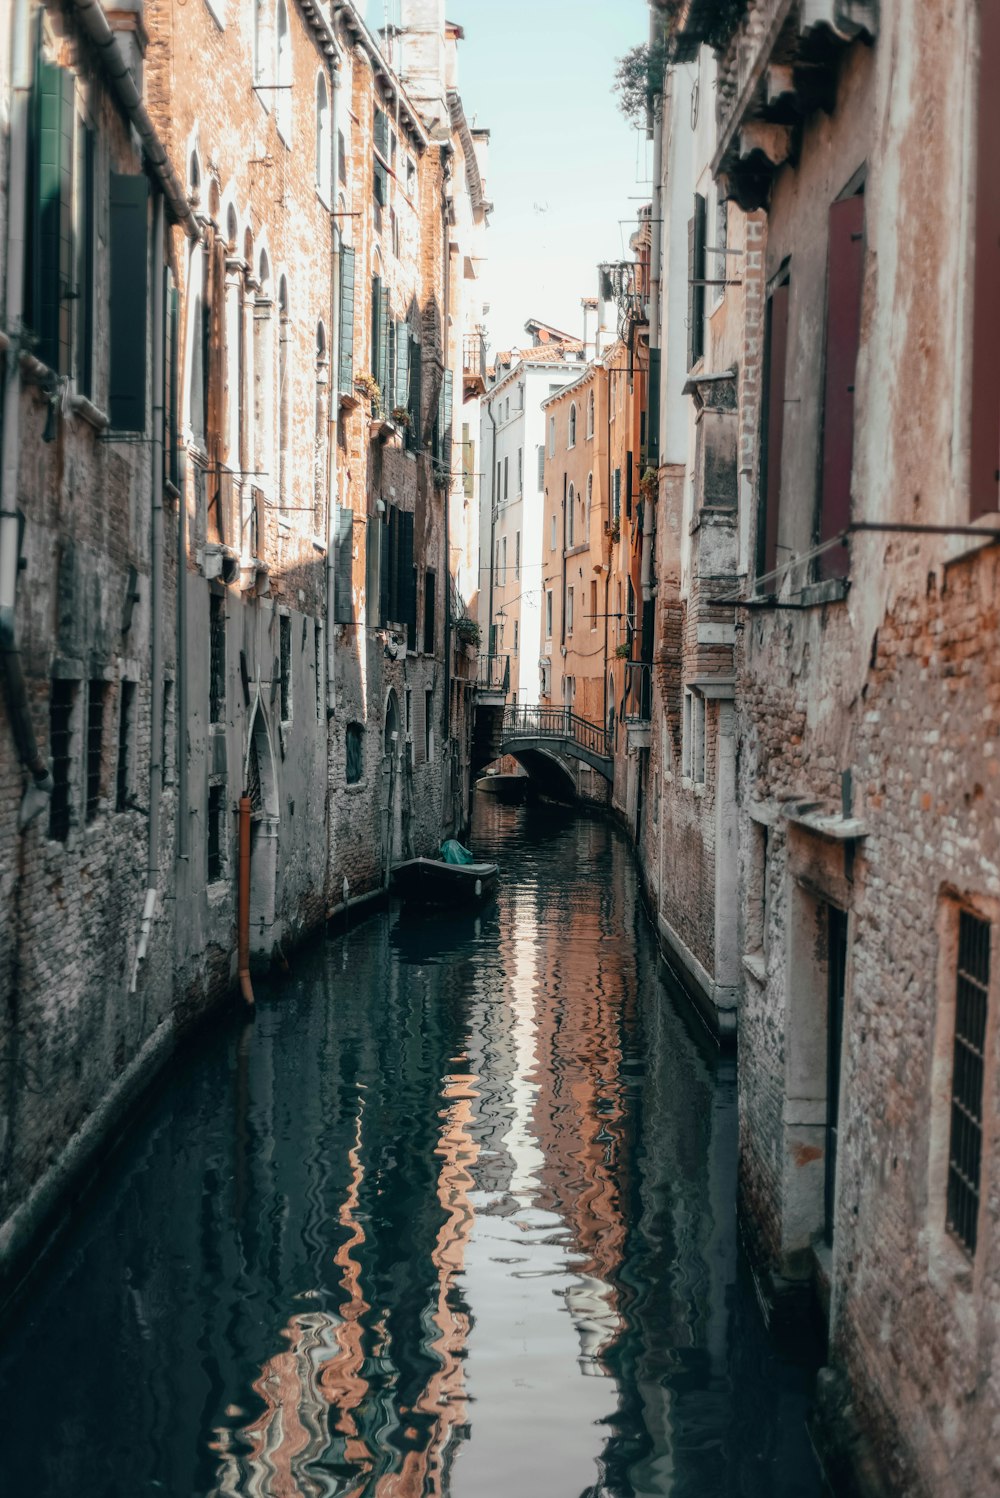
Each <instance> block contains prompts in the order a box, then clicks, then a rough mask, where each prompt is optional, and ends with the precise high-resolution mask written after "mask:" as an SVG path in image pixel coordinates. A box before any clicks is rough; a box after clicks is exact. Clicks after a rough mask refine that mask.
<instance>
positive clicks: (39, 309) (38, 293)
mask: <svg viewBox="0 0 1000 1498" xmlns="http://www.w3.org/2000/svg"><path fill="white" fill-rule="evenodd" d="M73 90H74V83H73V75H72V73H68V72H66V70H65V69H64V68H57V67H54V66H53V65H52V64H51V63H48V62H43V61H41V60H40V61H39V63H38V72H37V75H36V87H35V162H34V171H35V201H34V204H33V216H32V229H33V236H34V248H33V253H32V258H31V265H30V273H31V289H32V298H31V316H32V321H33V324H34V332H35V334H36V336H37V338H38V342H37V344H36V346H35V353H36V355H37V357H38V358H39V359H41V361H42V363H43V364H47V365H48V366H49V368H50V369H54V370H57V371H58V372H59V373H60V374H67V373H68V372H69V368H70V316H71V306H72V303H71V301H70V300H69V298H68V295H67V294H68V293H69V292H70V291H71V290H72V279H73V275H74V254H73V108H74V106H73Z"/></svg>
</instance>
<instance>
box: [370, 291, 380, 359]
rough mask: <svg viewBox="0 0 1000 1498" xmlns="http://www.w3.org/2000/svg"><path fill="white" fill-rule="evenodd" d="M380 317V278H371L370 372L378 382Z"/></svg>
mask: <svg viewBox="0 0 1000 1498" xmlns="http://www.w3.org/2000/svg"><path fill="white" fill-rule="evenodd" d="M381 316H382V278H381V276H372V346H371V372H372V374H373V375H374V376H375V379H376V381H379V367H378V361H379V349H380V348H381V347H382V327H381V323H380V321H379V319H380V318H381Z"/></svg>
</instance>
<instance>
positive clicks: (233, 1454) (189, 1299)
mask: <svg viewBox="0 0 1000 1498" xmlns="http://www.w3.org/2000/svg"><path fill="white" fill-rule="evenodd" d="M474 842H475V845H476V847H477V849H478V850H481V851H482V852H484V853H488V854H491V855H493V856H495V857H496V858H497V859H498V860H499V861H500V862H501V864H502V871H503V882H502V888H501V891H500V895H499V899H498V901H497V903H496V905H494V906H493V907H491V908H489V909H487V910H486V911H484V912H483V913H482V914H481V915H480V916H479V917H478V918H473V917H471V916H470V917H466V918H463V919H454V920H442V919H423V920H418V921H413V920H411V919H409V918H405V917H404V918H402V919H401V918H400V916H399V914H398V913H397V912H393V913H386V914H383V915H379V916H376V917H374V918H372V919H370V920H368V921H366V922H365V923H364V924H361V925H358V926H357V927H356V928H355V929H353V930H350V931H348V932H347V933H346V934H338V935H336V936H329V937H327V938H326V939H325V940H319V941H317V942H316V943H315V944H314V945H313V946H311V947H310V948H308V949H307V950H305V951H302V952H300V953H299V954H297V956H296V958H295V965H294V971H293V973H292V975H291V976H290V977H289V978H287V979H286V980H285V981H284V982H283V983H282V984H281V985H280V986H276V987H275V988H273V989H272V990H270V991H267V992H263V993H262V994H261V996H260V1003H259V1012H258V1015H257V1019H256V1022H255V1023H254V1024H252V1025H244V1024H242V1023H240V1021H239V1020H238V1019H237V1018H235V1017H234V1018H233V1020H232V1021H231V1022H229V1023H225V1024H222V1025H221V1026H219V1027H217V1028H215V1029H212V1030H209V1031H208V1032H206V1033H204V1034H203V1035H202V1036H201V1037H199V1042H198V1044H197V1045H196V1046H194V1047H192V1048H191V1050H190V1051H189V1052H188V1054H187V1055H186V1057H185V1058H184V1059H183V1060H182V1061H181V1062H180V1063H179V1064H178V1066H177V1068H176V1070H175V1072H174V1073H173V1075H172V1076H171V1078H170V1080H169V1084H168V1085H167V1086H165V1087H164V1088H163V1089H161V1091H160V1092H159V1094H158V1096H157V1098H156V1100H155V1101H154V1103H153V1104H152V1106H151V1107H150V1109H149V1110H148V1111H147V1112H146V1113H145V1114H144V1115H143V1116H142V1118H141V1119H140V1120H139V1121H138V1122H137V1123H136V1125H135V1126H134V1128H133V1130H132V1132H131V1136H130V1138H129V1140H128V1142H127V1143H126V1145H125V1146H124V1147H123V1148H122V1149H120V1150H119V1152H118V1153H117V1154H116V1155H115V1157H114V1158H113V1160H112V1162H111V1164H110V1166H109V1168H108V1170H107V1173H106V1177H105V1179H104V1180H103V1182H102V1184H101V1186H100V1187H99V1189H98V1190H97V1191H96V1192H95V1193H94V1194H93V1195H92V1197H91V1198H90V1200H89V1201H88V1204H87V1208H86V1211H85V1213H84V1214H83V1217H82V1220H81V1221H80V1222H79V1224H78V1225H77V1226H76V1227H75V1228H74V1230H73V1232H72V1234H71V1235H70V1236H68V1237H67V1238H66V1240H65V1241H64V1242H63V1244H62V1245H61V1247H60V1249H59V1250H58V1252H57V1254H56V1255H54V1256H53V1260H52V1262H51V1263H50V1264H49V1265H48V1266H47V1267H46V1269H45V1271H44V1277H43V1278H40V1279H39V1281H38V1282H37V1283H36V1284H35V1285H34V1286H33V1287H32V1290H31V1297H30V1300H29V1301H28V1303H27V1304H25V1305H24V1306H23V1307H22V1309H21V1311H20V1312H19V1313H18V1315H17V1316H16V1318H15V1319H14V1320H13V1322H12V1323H11V1324H9V1325H8V1326H7V1327H5V1328H4V1332H3V1351H2V1353H0V1409H2V1411H3V1415H2V1420H0V1424H2V1426H3V1428H4V1435H3V1437H2V1442H0V1489H2V1490H3V1491H4V1492H5V1493H10V1494H14V1493H18V1494H28V1493H30V1494H32V1495H33V1498H52V1495H60V1498H62V1495H70V1494H72V1495H73V1498H110V1495H119V1494H120V1495H122V1498H125V1495H129V1498H136V1495H139V1494H143V1493H167V1494H170V1495H174V1498H190V1495H195V1494H206V1495H207V1494H211V1495H224V1494H233V1495H237V1494H238V1495H241V1498H242V1495H266V1498H291V1495H302V1498H312V1495H341V1494H343V1495H348V1494H350V1495H358V1498H360V1495H378V1498H390V1495H391V1498H418V1495H429V1498H443V1495H449V1498H494V1495H496V1498H500V1495H503V1498H511V1495H518V1498H598V1495H616V1498H617V1495H621V1498H625V1495H632V1494H636V1495H647V1494H649V1495H653V1494H670V1495H674V1498H695V1495H697V1498H722V1495H729V1494H732V1495H740V1498H744V1495H753V1498H758V1495H759V1498H807V1495H813V1494H818V1493H819V1492H820V1480H819V1477H818V1474H817V1471H816V1467H815V1464H814V1461H813V1458H812V1455H811V1452H810V1450H809V1445H808V1440H807V1437H806V1429H805V1418H806V1414H807V1410H808V1405H809V1399H810V1385H809V1378H808V1375H807V1373H806V1372H805V1371H804V1370H802V1369H800V1368H797V1367H795V1366H793V1365H792V1364H790V1363H788V1362H785V1361H782V1360H781V1359H779V1357H778V1356H777V1355H776V1353H775V1351H774V1350H773V1348H772V1347H771V1346H770V1345H769V1342H768V1339H767V1337H766V1335H765V1332H764V1328H763V1325H762V1322H761V1318H760V1314H759V1310H758V1307H757V1304H756V1301H755V1298H754V1294H753V1288H752V1284H751V1280H750V1277H749V1274H748V1271H747V1268H746V1265H745V1263H744V1262H743V1260H742V1257H741V1255H740V1253H739V1251H738V1247H737V1238H736V1221H735V1210H734V1184H735V1151H736V1095H735V1077H734V1068H733V1065H732V1063H731V1061H729V1060H727V1059H725V1058H720V1057H719V1056H718V1055H717V1054H716V1053H715V1052H714V1050H713V1048H712V1047H711V1046H710V1045H708V1044H706V1043H705V1041H704V1038H703V1037H702V1035H701V1034H700V1033H699V1031H698V1027H697V1025H696V1023H694V1022H693V1021H692V1019H691V1017H690V1015H689V1013H688V1011H687V1009H686V1007H685V1006H684V1004H683V1002H682V1001H676V1000H675V998H674V996H673V995H672V993H671V992H670V990H669V989H668V988H667V987H666V986H665V984H664V981H663V977H662V974H661V973H658V968H657V959H656V950H655V945H654V942H653V939H652V934H651V932H650V929H649V927H648V924H647V922H646V920H645V918H644V916H643V914H642V910H641V907H640V905H639V903H638V890H637V882H636V876H635V871H634V867H633V864H632V860H631V857H630V854H629V851H628V848H627V847H626V845H625V843H624V841H623V839H622V838H621V836H620V834H619V833H618V831H617V830H616V829H615V828H614V827H613V826H610V825H609V824H607V823H606V822H603V821H599V820H580V819H575V818H573V817H572V816H571V815H570V814H569V813H568V812H563V811H555V810H539V809H533V810H524V809H515V808H503V807H498V806H496V805H495V804H490V803H487V804H486V805H481V806H479V807H478V808H477V813H476V824H475V828H474Z"/></svg>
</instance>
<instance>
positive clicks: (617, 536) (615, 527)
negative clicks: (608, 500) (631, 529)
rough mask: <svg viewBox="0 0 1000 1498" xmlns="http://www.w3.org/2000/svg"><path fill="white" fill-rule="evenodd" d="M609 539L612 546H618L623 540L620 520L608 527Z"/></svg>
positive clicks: (614, 521) (613, 521) (612, 522)
mask: <svg viewBox="0 0 1000 1498" xmlns="http://www.w3.org/2000/svg"><path fill="white" fill-rule="evenodd" d="M608 538H609V540H610V541H611V544H612V546H617V545H618V542H619V541H620V540H621V538H622V524H621V521H620V520H612V521H611V524H610V525H609V526H608Z"/></svg>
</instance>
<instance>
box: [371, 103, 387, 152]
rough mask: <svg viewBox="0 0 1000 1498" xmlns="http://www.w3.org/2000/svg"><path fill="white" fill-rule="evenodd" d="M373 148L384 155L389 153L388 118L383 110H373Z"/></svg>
mask: <svg viewBox="0 0 1000 1498" xmlns="http://www.w3.org/2000/svg"><path fill="white" fill-rule="evenodd" d="M374 135H375V149H376V151H379V152H381V154H382V155H383V156H385V157H388V155H389V118H388V116H387V115H386V113H385V111H384V110H382V109H376V111H375V132H374Z"/></svg>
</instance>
